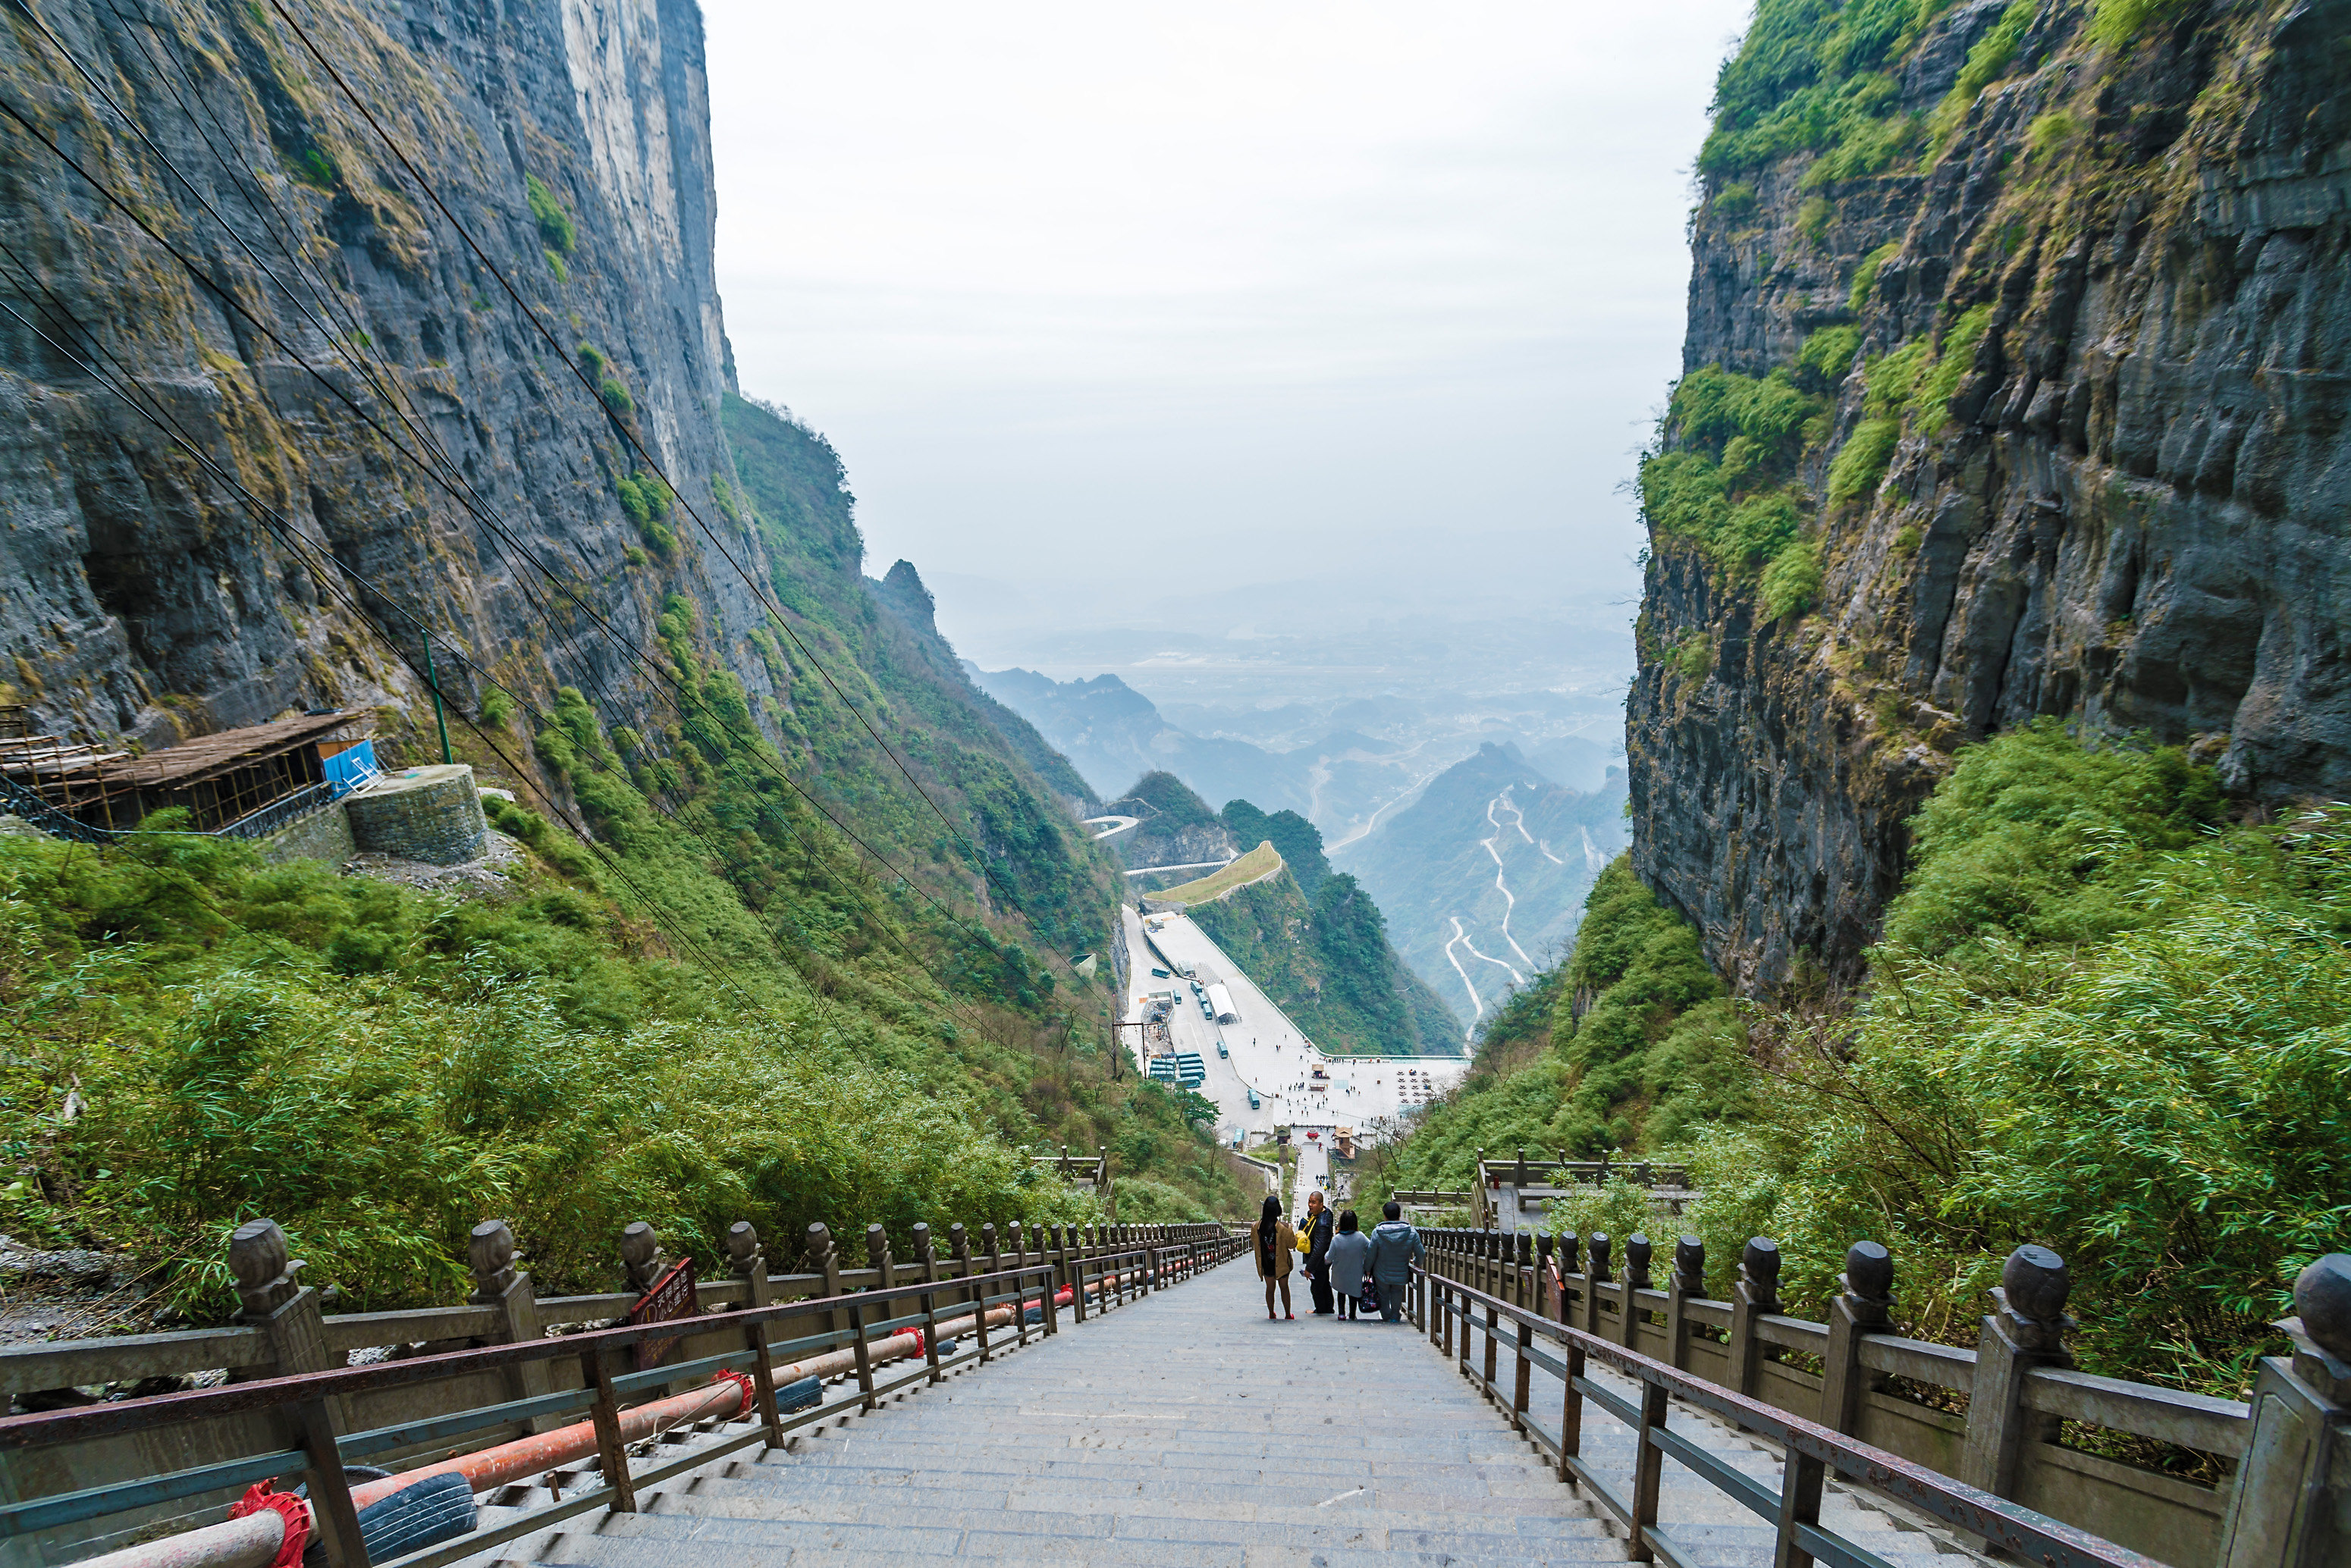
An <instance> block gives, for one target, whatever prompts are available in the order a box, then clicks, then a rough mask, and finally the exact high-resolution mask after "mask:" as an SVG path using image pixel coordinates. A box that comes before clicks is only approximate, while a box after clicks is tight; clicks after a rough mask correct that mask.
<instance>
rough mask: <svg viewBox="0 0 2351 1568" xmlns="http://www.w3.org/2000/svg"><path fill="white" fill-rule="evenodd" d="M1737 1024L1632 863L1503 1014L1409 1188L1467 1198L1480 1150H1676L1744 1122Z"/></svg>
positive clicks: (1402, 1176)
mask: <svg viewBox="0 0 2351 1568" xmlns="http://www.w3.org/2000/svg"><path fill="white" fill-rule="evenodd" d="M1739 1043H1740V1026H1739V1021H1738V1019H1737V1016H1736V1015H1735V1013H1734V1012H1733V1010H1732V1008H1731V1004H1730V1003H1729V1000H1728V999H1727V998H1725V996H1724V993H1723V988H1722V984H1721V982H1720V981H1719V980H1717V979H1716V978H1715V977H1714V972H1713V971H1712V970H1711V969H1709V968H1708V967H1707V965H1706V958H1705V956H1704V955H1703V954H1702V953H1700V952H1699V951H1698V933H1697V932H1696V931H1694V930H1692V929H1691V928H1690V925H1689V924H1688V922H1687V921H1685V920H1683V919H1682V918H1681V917H1680V916H1678V915H1675V914H1673V913H1672V912H1671V911H1669V910H1667V909H1666V908H1664V907H1662V906H1661V905H1660V904H1658V903H1657V901H1656V898H1655V896H1653V895H1652V894H1650V892H1649V890H1648V889H1647V888H1646V887H1643V886H1642V885H1641V883H1640V881H1639V879H1638V878H1636V877H1635V876H1634V875H1633V868H1632V864H1631V862H1629V861H1627V860H1625V858H1623V857H1621V856H1620V857H1619V858H1618V859H1616V860H1615V861H1614V862H1610V864H1609V866H1608V869H1607V870H1605V871H1604V872H1602V873H1600V878H1599V880H1598V881H1597V882H1595V883H1593V888H1592V893H1591V894H1590V896H1589V898H1588V899H1587V900H1586V901H1585V904H1584V910H1583V923H1582V924H1581V925H1578V926H1577V927H1576V936H1575V946H1574V948H1573V950H1572V951H1571V953H1570V954H1569V956H1568V957H1567V959H1566V960H1565V961H1564V962H1562V963H1561V964H1559V965H1557V966H1556V967H1552V968H1551V969H1548V970H1545V971H1544V972H1543V973H1542V974H1541V976H1539V977H1537V978H1536V981H1535V983H1534V984H1533V985H1531V986H1530V987H1529V988H1526V989H1525V990H1522V991H1520V992H1518V993H1517V994H1516V995H1514V996H1513V997H1511V998H1510V1000H1509V1001H1508V1002H1507V1003H1505V1004H1504V1006H1503V1007H1502V1008H1501V1009H1500V1010H1499V1012H1498V1013H1497V1014H1496V1015H1495V1017H1494V1018H1493V1019H1492V1020H1490V1021H1489V1023H1488V1024H1487V1026H1486V1028H1485V1029H1484V1030H1482V1031H1481V1032H1480V1033H1479V1038H1478V1049H1477V1057H1476V1065H1475V1067H1473V1069H1472V1070H1471V1072H1470V1076H1469V1077H1468V1080H1466V1081H1465V1082H1464V1083H1463V1084H1462V1086H1461V1087H1460V1088H1459V1089H1458V1090H1456V1091H1455V1092H1453V1093H1452V1094H1450V1095H1447V1097H1446V1098H1445V1099H1444V1100H1443V1101H1442V1102H1440V1103H1438V1104H1437V1105H1436V1106H1434V1107H1432V1108H1431V1109H1430V1110H1429V1111H1428V1112H1427V1113H1426V1116H1425V1118H1424V1120H1423V1121H1422V1123H1421V1124H1420V1126H1419V1127H1417V1128H1416V1130H1415V1131H1414V1133H1413V1135H1412V1137H1411V1139H1410V1141H1409V1142H1408V1143H1407V1144H1406V1145H1405V1147H1404V1148H1403V1149H1402V1150H1401V1151H1399V1154H1398V1155H1397V1157H1396V1159H1395V1162H1394V1166H1393V1172H1394V1174H1393V1177H1392V1179H1393V1181H1394V1184H1395V1185H1396V1186H1407V1187H1413V1186H1437V1187H1458V1186H1461V1185H1463V1184H1464V1183H1466V1182H1467V1181H1468V1180H1469V1179H1470V1176H1471V1173H1472V1172H1473V1170H1474V1169H1475V1167H1476V1165H1477V1159H1478V1151H1479V1149H1488V1150H1492V1151H1494V1152H1496V1153H1498V1154H1499V1153H1500V1152H1502V1151H1504V1150H1510V1149H1519V1148H1524V1149H1526V1150H1528V1151H1529V1152H1530V1153H1534V1152H1536V1151H1541V1152H1542V1153H1543V1154H1544V1155H1551V1154H1553V1153H1557V1152H1559V1151H1562V1150H1563V1151H1565V1152H1566V1154H1567V1155H1568V1157H1569V1158H1571V1159H1592V1158H1596V1157H1597V1156H1598V1155H1601V1154H1603V1153H1605V1152H1608V1151H1612V1150H1617V1149H1634V1148H1648V1147H1656V1146H1663V1145H1670V1144H1672V1143H1673V1142H1675V1141H1676V1140H1677V1139H1679V1138H1681V1137H1682V1136H1683V1135H1685V1134H1687V1133H1688V1132H1689V1131H1690V1130H1691V1129H1692V1128H1693V1127H1694V1126H1696V1125H1698V1124H1700V1123H1701V1122H1706V1121H1711V1120H1717V1119H1720V1118H1724V1117H1728V1116H1737V1115H1741V1114H1743V1113H1744V1112H1745V1110H1746V1108H1747V1095H1748V1092H1749V1074H1748V1072H1747V1070H1746V1065H1745V1061H1744V1059H1743V1057H1742V1056H1741V1055H1740V1050H1739Z"/></svg>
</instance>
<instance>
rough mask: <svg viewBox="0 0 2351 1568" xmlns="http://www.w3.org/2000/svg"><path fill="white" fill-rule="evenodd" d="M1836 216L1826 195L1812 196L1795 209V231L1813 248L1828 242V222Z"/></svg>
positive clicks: (1816, 248)
mask: <svg viewBox="0 0 2351 1568" xmlns="http://www.w3.org/2000/svg"><path fill="white" fill-rule="evenodd" d="M1835 217H1836V209H1835V208H1834V207H1833V206H1831V205H1830V204H1829V201H1828V198H1827V197H1826V196H1813V197H1809V198H1807V199H1806V201H1805V203H1804V204H1803V205H1802V207H1800V208H1798V209H1797V211H1796V232H1797V233H1798V234H1799V235H1802V236H1803V239H1804V243H1805V244H1806V245H1809V246H1812V247H1813V249H1814V250H1818V249H1820V248H1821V247H1822V246H1824V245H1826V244H1827V243H1828V236H1829V224H1830V223H1831V222H1832V221H1833V220H1834V218H1835Z"/></svg>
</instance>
